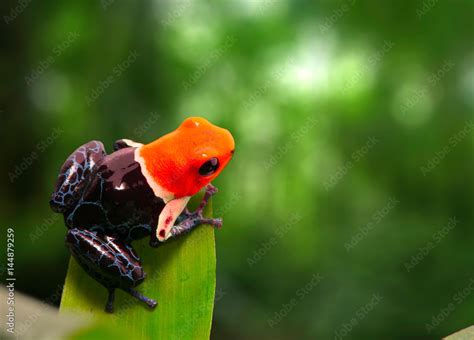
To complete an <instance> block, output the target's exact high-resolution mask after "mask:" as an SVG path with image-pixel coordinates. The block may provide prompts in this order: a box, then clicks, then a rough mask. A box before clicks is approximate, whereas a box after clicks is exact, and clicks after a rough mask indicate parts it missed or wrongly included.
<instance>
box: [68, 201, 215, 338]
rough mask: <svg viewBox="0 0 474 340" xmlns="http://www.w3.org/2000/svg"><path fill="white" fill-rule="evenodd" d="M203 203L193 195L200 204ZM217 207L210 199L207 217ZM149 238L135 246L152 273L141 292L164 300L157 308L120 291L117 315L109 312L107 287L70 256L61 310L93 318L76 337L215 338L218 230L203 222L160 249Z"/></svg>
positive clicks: (149, 274)
mask: <svg viewBox="0 0 474 340" xmlns="http://www.w3.org/2000/svg"><path fill="white" fill-rule="evenodd" d="M199 198H200V197H199ZM197 201H198V200H197V199H196V198H195V199H193V203H194V205H196V202H197ZM211 210H212V208H211V203H210V202H209V204H208V206H207V207H206V211H205V215H206V216H210V211H211ZM148 241H149V240H148V238H146V239H143V240H140V241H137V242H134V243H133V245H134V248H135V250H136V251H137V253H138V254H139V256H140V257H141V258H142V263H143V267H144V269H145V272H146V273H147V278H146V279H145V281H144V282H143V283H142V284H141V285H140V286H138V287H137V290H138V291H139V292H141V293H142V294H144V295H145V296H148V297H150V298H153V299H155V300H157V301H158V306H157V307H156V308H155V309H154V310H149V309H148V307H146V306H145V305H144V304H143V303H141V302H139V301H138V300H136V299H135V298H133V297H131V296H130V295H128V294H126V293H124V292H123V291H121V290H117V291H116V300H115V311H114V313H113V314H107V313H105V312H104V306H105V302H106V300H107V290H106V289H105V288H104V287H103V286H102V285H100V284H99V283H97V282H96V281H95V280H93V279H92V278H91V277H90V276H89V275H87V274H86V273H85V272H84V271H83V269H82V268H81V267H79V265H78V264H77V263H76V261H75V260H74V259H73V258H71V259H70V262H69V269H68V274H67V277H66V283H65V286H64V290H63V296H62V300H61V307H60V312H61V313H67V312H73V313H78V312H79V313H82V315H85V317H86V318H91V321H92V322H93V323H92V324H93V326H92V328H89V329H86V330H83V331H81V332H79V333H77V334H75V335H74V338H78V339H83V338H87V339H91V338H97V339H99V338H103V337H104V336H106V335H108V336H111V335H114V334H115V335H116V334H119V335H122V336H125V335H128V336H131V337H133V338H134V339H209V337H210V331H211V322H212V312H213V307H214V294H215V285H216V252H215V239H214V230H213V228H212V227H210V226H208V225H202V226H199V227H197V228H196V229H195V230H193V231H191V232H190V233H189V234H188V235H185V236H183V237H180V238H178V239H177V240H173V241H171V242H169V243H168V244H164V245H162V246H160V247H159V248H157V249H155V248H151V247H150V246H149V245H148Z"/></svg>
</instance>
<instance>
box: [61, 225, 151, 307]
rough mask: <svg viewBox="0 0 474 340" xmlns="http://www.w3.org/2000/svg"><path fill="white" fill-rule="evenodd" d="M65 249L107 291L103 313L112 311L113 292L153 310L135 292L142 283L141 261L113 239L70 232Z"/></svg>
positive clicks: (120, 242) (89, 233)
mask: <svg viewBox="0 0 474 340" xmlns="http://www.w3.org/2000/svg"><path fill="white" fill-rule="evenodd" d="M66 245H67V247H68V248H69V250H70V251H71V254H72V256H73V257H74V258H75V259H76V261H77V262H78V263H79V265H80V266H81V267H82V268H83V269H84V270H85V271H86V272H87V273H88V274H89V275H90V276H91V277H92V278H94V279H95V280H96V281H98V282H99V283H101V284H102V285H103V286H104V287H105V288H107V290H108V291H109V297H108V299H107V303H106V305H105V311H106V312H109V313H112V312H113V310H114V297H115V289H122V290H123V291H125V292H127V293H129V294H130V295H132V296H134V297H135V298H137V299H138V300H140V301H142V302H144V303H145V304H147V305H148V307H150V308H155V307H156V305H157V302H156V301H155V300H153V299H150V298H147V297H145V296H143V295H141V294H140V293H139V292H137V291H135V290H134V289H133V288H134V287H136V286H138V285H139V284H140V283H142V282H143V280H144V279H145V276H146V274H145V272H144V271H143V268H142V265H141V261H140V258H139V257H138V255H137V254H136V253H135V250H134V249H133V247H132V246H131V245H130V244H128V243H126V242H124V241H122V240H120V239H117V238H114V237H111V236H107V235H103V234H100V233H98V232H93V231H90V230H86V229H80V228H72V229H69V230H68V233H67V235H66Z"/></svg>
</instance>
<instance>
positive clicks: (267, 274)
mask: <svg viewBox="0 0 474 340" xmlns="http://www.w3.org/2000/svg"><path fill="white" fill-rule="evenodd" d="M0 6H1V8H2V16H3V20H2V23H1V25H2V35H1V40H2V52H1V54H0V69H1V71H2V75H3V81H2V82H1V83H0V97H1V107H0V117H1V118H0V126H1V137H0V138H1V142H2V161H1V162H0V167H1V169H2V178H1V193H0V200H1V201H0V203H1V204H0V212H1V227H2V230H3V229H5V228H6V227H7V226H11V227H14V228H15V230H16V276H17V288H18V290H19V291H21V292H24V293H27V294H29V295H31V296H34V297H36V298H39V299H48V297H50V296H51V295H52V294H54V293H55V292H56V291H57V289H58V287H60V286H61V285H62V283H63V282H64V278H65V275H66V266H67V262H68V258H69V255H68V252H67V250H66V248H65V246H64V242H63V239H64V235H65V227H64V225H63V222H62V220H61V218H59V215H53V214H52V212H51V211H50V209H49V206H48V200H49V195H50V193H51V191H52V189H53V184H54V181H55V178H56V176H57V173H58V169H59V167H60V166H61V164H62V162H63V161H64V160H65V158H66V157H67V156H68V155H69V154H70V152H71V151H73V150H74V149H75V148H76V147H77V146H79V145H81V144H83V143H85V142H87V141H89V140H92V139H99V140H101V141H103V142H104V144H105V145H106V147H107V149H108V151H111V146H112V143H113V141H114V140H116V139H119V138H122V137H127V138H131V139H134V140H136V141H140V142H149V141H152V140H154V139H156V138H158V137H159V136H161V135H162V134H164V133H166V132H168V131H170V130H173V129H175V128H176V127H177V125H178V124H179V123H180V122H181V121H182V120H183V119H184V118H185V117H188V116H203V117H206V118H207V119H209V120H210V121H212V122H213V123H215V124H217V125H220V126H223V127H226V128H228V129H229V130H230V131H231V132H232V133H233V135H234V137H235V140H236V153H235V157H234V160H233V161H232V162H231V164H230V165H229V167H228V168H227V169H226V170H225V171H224V172H223V173H222V175H221V176H220V177H219V178H218V179H217V180H216V182H215V183H214V184H216V185H217V186H218V187H219V188H220V193H219V195H217V196H216V197H215V199H214V207H215V215H220V216H223V218H224V221H225V223H224V227H223V229H222V230H220V231H218V232H217V233H216V235H217V236H216V237H217V260H218V268H217V271H218V277H217V281H218V291H220V295H219V296H220V297H219V298H218V301H217V302H216V306H215V316H214V324H213V337H214V338H224V337H230V338H245V339H267V338H272V339H275V338H278V339H296V338H298V339H301V338H318V339H319V338H322V339H326V338H348V339H362V338H379V339H380V338H420V339H421V338H426V339H431V338H433V339H434V338H439V337H441V336H445V335H448V334H450V333H453V332H454V331H457V330H459V329H461V328H464V327H466V326H469V325H472V324H474V294H471V293H472V292H473V291H474V287H472V285H471V284H470V280H471V278H472V277H474V265H473V262H474V256H473V251H472V249H473V244H474V229H473V228H472V226H473V220H474V218H473V209H472V207H473V198H474V197H473V196H474V195H473V189H474V181H473V170H474V157H473V151H474V150H473V149H474V137H473V136H474V133H473V131H472V130H473V129H474V126H473V123H472V122H473V121H474V116H473V106H474V48H473V43H472V41H473V40H472V31H473V21H472V20H473V15H474V3H473V2H472V1H470V0H464V1H463V0H460V1H438V0H431V1H430V0H426V1H409V0H406V1H387V2H384V3H381V2H379V1H358V0H356V1H352V0H350V1H346V2H340V1H289V0H245V1H234V0H228V1H220V2H219V1H208V2H198V1H192V0H186V1H168V2H164V1H155V2H151V1H141V2H136V3H132V2H126V3H122V2H119V1H114V0H102V1H101V2H95V3H93V2H90V3H89V2H82V3H80V2H62V3H61V2H54V1H40V2H29V1H24V2H21V1H20V2H18V1H11V0H7V1H2V4H1V5H0ZM450 219H451V221H453V220H452V219H455V222H454V223H450ZM2 233H3V231H2ZM2 239H4V238H3V237H2ZM2 252H4V246H2ZM2 258H4V255H3V253H2ZM2 275H4V274H3V268H2ZM145 284H146V283H145ZM51 302H52V303H55V304H56V305H57V304H58V301H57V300H55V301H51ZM450 306H454V308H451V307H450ZM448 307H449V308H448ZM446 310H449V312H446ZM433 318H434V319H433Z"/></svg>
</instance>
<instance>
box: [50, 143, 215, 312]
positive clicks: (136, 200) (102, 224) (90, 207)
mask: <svg viewBox="0 0 474 340" xmlns="http://www.w3.org/2000/svg"><path fill="white" fill-rule="evenodd" d="M136 145H139V144H137V143H130V142H127V141H126V140H119V141H117V142H116V143H115V144H114V152H113V153H112V154H110V155H107V154H106V152H105V149H104V146H103V144H102V143H101V142H98V141H91V142H89V143H87V144H84V145H83V146H81V147H79V148H78V149H77V150H76V151H74V152H73V153H72V154H71V155H70V156H69V158H68V159H67V160H66V162H65V163H64V165H63V166H62V168H61V170H60V173H59V176H58V179H57V182H56V187H55V191H54V192H53V194H52V196H51V200H50V205H51V208H52V209H53V210H54V211H55V212H58V213H62V214H63V215H64V220H65V224H66V226H67V228H68V231H67V235H66V245H67V247H68V248H69V250H70V252H71V254H72V256H73V257H74V258H75V259H76V260H77V262H78V263H79V264H80V266H81V267H82V268H83V269H84V270H85V271H86V272H87V273H88V274H89V275H90V276H92V277H93V278H94V279H95V280H97V281H98V282H100V283H101V284H102V285H103V286H105V287H106V288H107V289H108V291H109V298H108V301H107V304H106V308H105V310H106V311H107V312H112V311H113V300H114V292H115V289H117V288H119V289H122V290H124V291H126V292H128V293H130V294H131V295H132V296H134V297H136V298H138V299H139V300H141V301H143V302H145V303H146V304H147V305H148V306H149V307H151V308H154V307H155V306H156V304H157V303H156V302H155V301H154V300H152V299H150V298H147V297H145V296H143V295H141V294H140V293H138V292H137V291H135V290H134V289H133V288H134V287H136V286H137V285H139V284H140V283H141V282H143V280H144V279H145V276H146V274H145V273H144V271H143V268H142V266H141V261H140V258H139V256H138V255H137V254H136V252H135V251H134V249H133V247H132V245H131V242H132V241H133V240H138V239H141V238H144V237H146V236H150V245H151V246H158V245H159V244H160V242H158V240H157V238H156V226H157V225H156V224H157V220H158V216H159V215H160V212H161V211H162V210H163V208H164V206H165V202H164V201H163V200H162V199H161V198H159V197H157V196H155V194H154V193H153V190H152V189H151V187H150V185H149V184H148V182H147V180H146V178H145V177H144V176H143V174H142V171H141V169H140V164H139V163H138V162H137V161H135V158H134V152H135V149H136ZM215 192H216V189H215V188H214V187H212V186H209V187H208V190H207V192H206V194H205V196H204V199H203V203H202V204H201V206H200V207H199V208H198V210H197V211H195V212H193V213H189V212H188V211H187V209H186V210H185V211H184V212H183V213H182V214H181V216H180V217H179V218H178V219H177V221H176V225H175V226H174V227H173V229H172V235H173V237H175V236H178V235H180V234H182V233H185V232H188V231H189V230H191V229H192V228H194V227H195V226H197V225H199V224H202V223H210V224H213V225H215V226H220V225H221V223H222V222H221V220H220V219H205V218H204V217H203V216H202V209H203V208H204V206H205V204H206V202H207V200H208V199H209V197H210V196H211V195H212V194H214V193H215Z"/></svg>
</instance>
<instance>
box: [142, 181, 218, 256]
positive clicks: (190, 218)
mask: <svg viewBox="0 0 474 340" xmlns="http://www.w3.org/2000/svg"><path fill="white" fill-rule="evenodd" d="M215 193H217V188H216V187H215V186H213V185H212V184H209V185H208V186H207V187H206V191H205V193H204V197H203V198H202V200H201V203H200V204H199V207H198V208H197V209H196V210H195V211H193V212H190V211H189V210H188V209H187V208H186V207H185V205H186V204H187V202H188V201H189V198H188V199H187V200H183V199H181V200H180V201H177V202H176V203H175V204H174V206H171V208H170V209H169V210H170V211H171V212H173V211H179V212H180V213H179V216H178V217H177V218H169V220H171V221H173V225H172V226H171V227H170V228H169V231H168V232H167V229H166V226H163V228H160V227H161V224H162V223H158V227H157V230H156V231H152V234H151V238H150V246H152V247H158V246H159V245H160V244H161V243H162V242H164V241H166V240H168V239H170V238H176V237H178V236H179V235H182V234H185V233H187V232H189V231H191V230H192V229H193V228H194V227H197V226H199V225H201V224H210V225H213V226H215V227H217V228H220V227H222V219H221V218H206V217H204V216H203V211H204V208H205V207H206V205H207V203H208V201H209V199H210V198H211V197H212V196H213V195H214V194H215ZM173 203H174V202H173ZM183 204H184V206H182V207H181V205H183ZM167 216H172V214H171V213H170V214H167V212H165V214H164V219H165V220H167V219H168V217H167ZM160 217H161V216H160ZM160 220H163V219H160Z"/></svg>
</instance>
